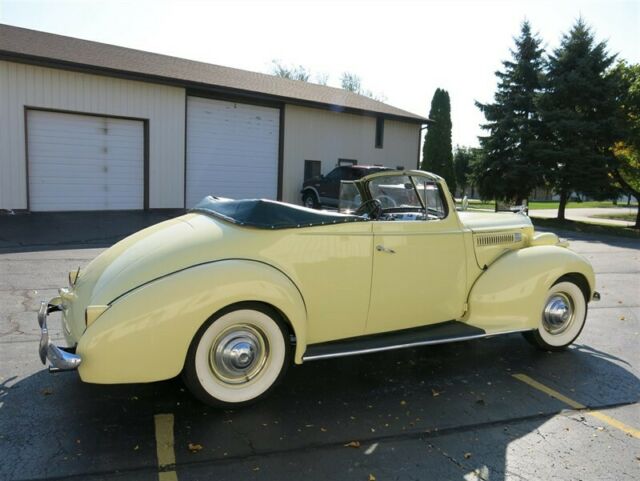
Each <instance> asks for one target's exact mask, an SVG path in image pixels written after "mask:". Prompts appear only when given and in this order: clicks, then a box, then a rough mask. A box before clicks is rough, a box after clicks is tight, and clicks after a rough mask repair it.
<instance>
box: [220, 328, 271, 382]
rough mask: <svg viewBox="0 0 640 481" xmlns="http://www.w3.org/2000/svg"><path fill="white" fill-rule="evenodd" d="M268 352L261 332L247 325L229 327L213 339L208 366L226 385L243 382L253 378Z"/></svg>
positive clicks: (260, 368)
mask: <svg viewBox="0 0 640 481" xmlns="http://www.w3.org/2000/svg"><path fill="white" fill-rule="evenodd" d="M268 354H269V349H268V344H267V342H266V339H265V336H264V334H263V333H262V332H261V331H260V330H258V329H257V328H255V327H254V326H250V325H248V324H242V325H236V326H231V327H230V328H228V329H226V330H225V331H223V332H222V333H221V334H220V335H219V336H218V337H217V338H216V339H215V340H214V342H213V344H212V346H211V351H210V352H209V365H210V367H211V371H212V372H213V373H214V374H215V376H216V377H217V378H218V379H220V380H221V381H224V382H226V383H228V384H242V383H246V382H249V381H250V380H251V379H253V378H254V377H256V376H257V375H258V374H259V373H260V371H261V370H262V368H263V367H264V365H265V362H266V360H267V357H268Z"/></svg>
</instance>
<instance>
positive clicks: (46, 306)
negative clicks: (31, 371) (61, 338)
mask: <svg viewBox="0 0 640 481" xmlns="http://www.w3.org/2000/svg"><path fill="white" fill-rule="evenodd" d="M56 300H58V301H59V300H60V298H55V299H52V300H51V301H49V302H46V301H42V302H41V303H40V309H39V310H38V324H39V325H40V349H39V352H40V360H41V361H42V364H46V363H47V359H48V360H49V362H50V363H51V366H49V371H50V372H56V371H71V370H73V369H78V366H79V365H80V362H82V359H81V358H80V356H78V355H77V354H75V352H72V351H73V349H66V348H60V347H58V346H56V345H55V344H53V343H52V342H51V340H50V339H49V330H48V329H47V316H48V315H49V314H50V313H52V312H56V311H60V310H62V308H61V307H60V303H56V302H55V301H56Z"/></svg>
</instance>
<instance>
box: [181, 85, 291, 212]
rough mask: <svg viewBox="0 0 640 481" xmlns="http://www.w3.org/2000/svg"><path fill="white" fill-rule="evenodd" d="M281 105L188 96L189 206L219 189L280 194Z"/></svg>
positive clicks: (236, 195) (235, 195) (229, 193)
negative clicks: (259, 104) (272, 105)
mask: <svg viewBox="0 0 640 481" xmlns="http://www.w3.org/2000/svg"><path fill="white" fill-rule="evenodd" d="M279 124H280V110H279V109H274V108H269V107H258V106H255V105H247V104H239V103H233V102H224V101H220V100H211V99H203V98H198V97H189V98H188V101H187V195H186V200H187V207H193V206H194V205H195V204H197V203H198V202H199V201H200V200H202V198H203V197H205V196H207V195H214V196H218V197H230V198H232V199H243V198H267V199H275V198H276V196H277V193H278V139H279V132H280V130H279Z"/></svg>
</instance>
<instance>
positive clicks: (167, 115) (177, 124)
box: [0, 61, 185, 209]
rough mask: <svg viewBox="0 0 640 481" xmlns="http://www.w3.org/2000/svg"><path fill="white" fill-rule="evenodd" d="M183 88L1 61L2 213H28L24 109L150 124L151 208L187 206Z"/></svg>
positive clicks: (0, 197) (0, 185)
mask: <svg viewBox="0 0 640 481" xmlns="http://www.w3.org/2000/svg"><path fill="white" fill-rule="evenodd" d="M184 103H185V91H184V89H182V88H176V87H168V86H163V85H155V84H148V83H144V82H137V81H131V80H120V79H114V78H110V77H102V76H98V75H89V74H83V73H76V72H68V71H65V70H57V69H51V68H43V67H35V66H31V65H23V64H17V63H13V62H6V61H0V116H1V117H0V122H1V125H2V128H0V209H26V208H27V177H26V158H25V137H24V136H25V131H24V130H25V115H24V107H25V106H28V107H37V108H44V109H58V110H68V111H73V112H77V113H92V114H104V115H114V116H123V117H135V118H141V119H149V206H150V207H151V208H179V207H183V202H184V187H183V186H184V177H183V176H184Z"/></svg>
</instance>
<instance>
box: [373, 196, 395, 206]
mask: <svg viewBox="0 0 640 481" xmlns="http://www.w3.org/2000/svg"><path fill="white" fill-rule="evenodd" d="M377 199H378V200H379V201H380V203H381V204H382V205H383V207H387V208H390V207H398V204H397V203H396V201H395V199H394V198H393V197H389V196H388V195H385V194H382V195H379V196H378V197H377Z"/></svg>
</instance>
